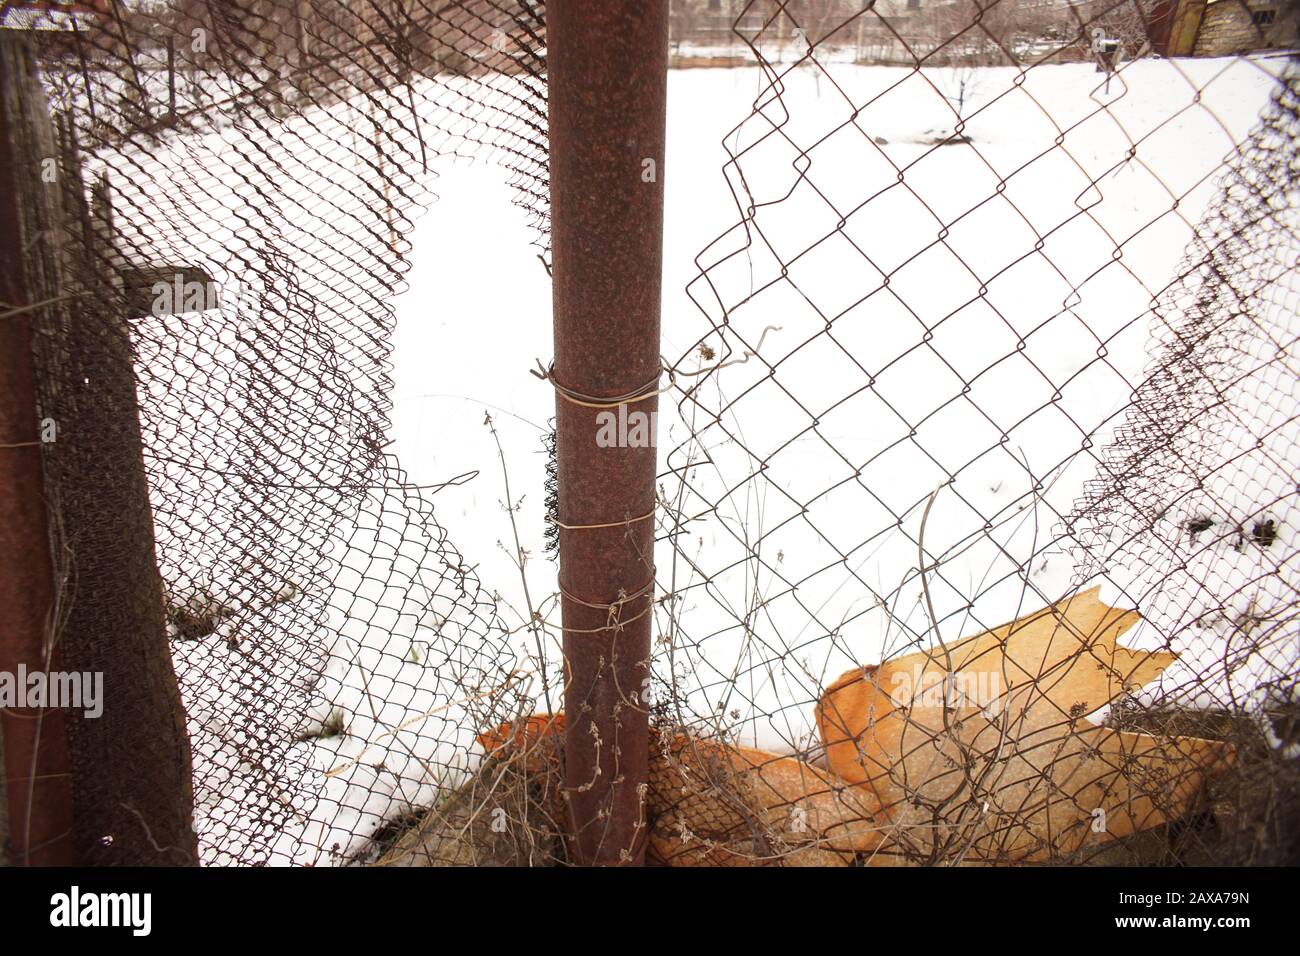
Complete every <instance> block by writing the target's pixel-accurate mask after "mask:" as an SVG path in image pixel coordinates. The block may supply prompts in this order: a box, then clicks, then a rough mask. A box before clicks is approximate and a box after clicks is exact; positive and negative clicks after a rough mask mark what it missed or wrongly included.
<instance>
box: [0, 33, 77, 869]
mask: <svg viewBox="0 0 1300 956" xmlns="http://www.w3.org/2000/svg"><path fill="white" fill-rule="evenodd" d="M4 32H7V31H0V33H4ZM36 90H37V86H36V80H35V76H34V67H33V65H32V63H31V60H30V56H29V54H28V51H27V49H26V48H25V46H24V44H23V42H22V41H21V39H19V38H16V37H11V36H0V313H3V315H2V316H0V673H4V674H6V675H7V676H9V677H10V679H12V680H15V681H16V680H17V679H18V678H19V676H20V670H25V671H26V672H27V673H33V672H37V671H44V670H46V669H47V668H48V667H53V666H55V662H54V661H53V659H52V658H53V648H52V647H51V646H50V642H49V640H48V635H49V634H50V621H51V617H52V614H53V603H54V580H53V562H52V561H51V558H50V547H49V533H48V531H47V525H46V511H45V498H44V484H43V468H42V463H41V448H40V440H41V435H40V424H39V422H38V420H37V410H36V375H35V370H34V364H33V357H32V323H33V321H34V320H35V318H36V315H35V313H34V312H33V311H23V306H26V305H28V304H30V303H31V301H32V300H31V297H30V296H29V291H30V290H29V287H28V283H27V278H26V265H25V263H24V256H23V238H22V237H23V235H24V233H25V231H26V230H25V228H24V227H25V226H26V225H28V224H27V223H25V221H24V220H25V217H24V214H23V205H22V204H23V202H24V200H25V199H30V198H32V190H33V188H35V189H37V190H39V189H40V186H39V183H40V176H39V170H37V169H35V168H33V166H32V152H31V150H30V149H29V147H30V146H31V145H32V143H31V142H30V138H31V131H32V129H33V128H34V124H33V116H34V114H33V112H32V111H33V110H34V109H36V108H37V104H38V103H39V102H41V101H42V100H43V97H41V98H38V97H37V96H36V95H35V94H34V91H36ZM32 184H37V185H36V186H35V187H33V185H32ZM0 733H3V735H4V748H3V750H4V767H3V773H4V781H5V787H4V788H3V790H0V799H5V800H6V801H7V803H8V828H9V840H8V842H9V847H8V851H7V855H8V857H9V859H10V861H11V862H12V863H15V864H19V865H22V864H29V865H69V864H71V863H73V862H74V858H73V843H72V781H71V776H70V772H69V767H68V751H67V741H66V737H65V733H66V730H65V726H64V718H63V713H62V712H61V711H60V710H58V709H53V708H50V709H47V708H25V707H13V708H8V709H6V710H0Z"/></svg>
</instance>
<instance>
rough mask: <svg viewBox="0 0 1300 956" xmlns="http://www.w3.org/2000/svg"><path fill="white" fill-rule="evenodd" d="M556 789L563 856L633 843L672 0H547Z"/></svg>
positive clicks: (598, 861) (645, 725) (608, 852)
mask: <svg viewBox="0 0 1300 956" xmlns="http://www.w3.org/2000/svg"><path fill="white" fill-rule="evenodd" d="M546 32H547V41H546V42H547V71H548V76H547V88H548V92H547V96H548V100H549V121H550V178H551V226H552V259H553V263H552V277H553V296H554V298H553V301H554V310H555V364H554V368H553V372H552V378H553V384H554V385H555V390H556V459H557V465H558V479H559V482H558V484H559V489H558V490H559V494H558V523H559V525H560V585H561V588H562V591H563V595H564V600H563V616H564V657H565V678H566V683H565V712H566V721H565V781H564V782H565V793H566V796H567V799H568V804H569V812H570V815H571V823H572V825H573V840H572V846H571V850H572V854H573V857H574V861H575V862H577V863H580V864H589V865H592V864H594V865H618V864H624V865H627V864H632V865H635V864H639V863H641V862H642V861H643V859H644V855H645V838H646V820H645V795H646V786H647V776H648V762H649V747H650V744H649V716H648V714H647V712H646V709H645V698H646V690H647V687H648V679H649V676H650V628H651V623H652V616H651V613H650V610H651V606H652V602H653V599H654V561H653V551H654V506H655V472H656V469H655V465H656V461H655V448H654V440H655V435H654V425H653V422H654V413H655V411H656V410H657V397H656V396H657V391H658V387H659V375H660V371H661V360H660V350H659V298H660V274H661V264H662V246H663V160H664V120H665V112H666V109H665V102H666V99H667V70H668V0H610V2H606V3H598V4H593V3H579V2H577V0H552V2H550V3H548V4H547V10H546Z"/></svg>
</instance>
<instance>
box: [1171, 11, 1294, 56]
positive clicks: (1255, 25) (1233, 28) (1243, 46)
mask: <svg viewBox="0 0 1300 956" xmlns="http://www.w3.org/2000/svg"><path fill="white" fill-rule="evenodd" d="M1298 40H1300V3H1297V2H1296V0H1214V2H1212V3H1207V4H1206V5H1205V13H1204V15H1203V16H1202V17H1201V25H1200V29H1199V30H1197V33H1196V45H1195V47H1193V53H1194V54H1195V55H1196V56H1227V55H1229V54H1232V53H1248V52H1250V51H1252V50H1269V49H1279V48H1287V47H1294V46H1296V44H1297V41H1298Z"/></svg>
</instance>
